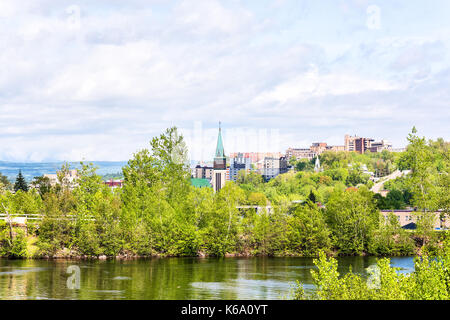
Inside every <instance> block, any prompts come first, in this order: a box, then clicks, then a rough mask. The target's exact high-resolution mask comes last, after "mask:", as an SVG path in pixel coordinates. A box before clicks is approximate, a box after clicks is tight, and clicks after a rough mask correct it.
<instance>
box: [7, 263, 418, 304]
mask: <svg viewBox="0 0 450 320" xmlns="http://www.w3.org/2000/svg"><path fill="white" fill-rule="evenodd" d="M376 260H377V259H376V258H375V257H340V258H338V261H339V266H340V270H342V273H343V274H344V273H346V272H348V270H349V268H350V267H351V268H352V271H353V272H355V273H360V274H364V275H366V274H367V270H366V269H367V268H368V267H369V266H371V265H374V264H376ZM391 260H392V265H393V266H395V267H399V268H402V270H403V271H404V272H411V271H413V268H414V263H413V258H412V257H400V258H396V257H392V259H391ZM77 267H78V268H77ZM313 269H314V263H313V259H312V258H298V257H285V258H282V257H279V258H268V257H251V258H208V257H205V258H188V257H186V258H154V259H130V260H113V259H107V260H99V259H95V260H93V259H86V260H69V259H54V260H51V259H50V260H47V259H39V260H35V259H29V260H8V259H0V299H75V300H76V299H82V300H96V299H99V300H109V299H114V300H121V299H123V300H134V299H137V300H142V299H143V300H153V299H157V300H166V299H167V300H204V299H206V300H208V299H220V300H235V299H236V300H246V299H261V300H264V299H268V300H277V299H288V298H290V295H291V292H292V290H293V289H294V288H295V284H296V282H297V281H300V282H302V283H303V284H304V285H305V290H306V291H307V292H313V291H314V290H315V287H314V284H313V279H312V277H311V270H313ZM70 270H71V272H69V271H70ZM75 270H78V271H75ZM74 275H79V287H78V289H71V288H70V287H68V284H67V282H68V279H69V278H71V279H73V276H74ZM71 283H72V284H73V283H74V282H71ZM11 284H14V285H11Z"/></svg>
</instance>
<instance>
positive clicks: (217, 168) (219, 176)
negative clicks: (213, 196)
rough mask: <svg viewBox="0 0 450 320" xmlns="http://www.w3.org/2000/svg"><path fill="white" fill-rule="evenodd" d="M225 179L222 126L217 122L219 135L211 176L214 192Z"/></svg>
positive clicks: (225, 168)
mask: <svg viewBox="0 0 450 320" xmlns="http://www.w3.org/2000/svg"><path fill="white" fill-rule="evenodd" d="M226 179H227V158H226V157H225V151H224V149H223V141H222V128H221V126H220V123H219V136H218V138H217V147H216V155H215V157H214V167H213V176H212V181H211V182H212V186H213V189H214V192H218V191H219V190H220V189H222V188H223V187H224V186H225V182H226Z"/></svg>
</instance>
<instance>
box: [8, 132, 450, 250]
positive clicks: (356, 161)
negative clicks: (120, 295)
mask: <svg viewBox="0 0 450 320" xmlns="http://www.w3.org/2000/svg"><path fill="white" fill-rule="evenodd" d="M408 139H409V145H408V148H407V151H406V152H404V153H401V154H398V155H397V154H393V153H389V152H383V153H381V154H380V155H378V157H381V158H380V159H381V160H380V159H379V160H374V159H376V158H375V156H374V155H358V154H354V153H350V154H346V153H333V152H327V153H324V155H323V156H322V158H321V162H322V165H323V171H321V172H314V171H313V168H311V167H308V166H304V167H302V166H301V165H297V169H298V170H297V172H289V173H286V174H283V175H280V176H278V177H276V178H275V179H273V180H271V181H270V182H268V183H264V182H263V181H262V177H261V176H260V175H257V174H255V173H249V174H245V173H243V172H241V173H240V174H239V177H238V180H237V182H236V183H234V182H227V184H226V185H225V187H224V188H223V189H221V190H220V191H219V192H218V193H216V194H214V193H213V191H212V189H210V188H195V187H193V186H192V185H191V184H190V171H189V165H188V161H187V157H186V155H187V149H186V146H185V144H184V140H183V137H182V136H181V135H179V134H178V131H177V129H176V128H175V127H173V128H169V129H167V130H166V131H165V132H164V133H162V134H161V135H160V136H158V137H155V138H153V139H152V141H151V142H150V147H149V148H148V149H143V150H140V151H138V152H136V153H135V154H134V155H133V158H132V159H130V160H129V161H128V163H127V165H126V166H125V167H124V168H123V173H122V174H123V177H124V185H123V187H122V188H118V189H114V190H113V189H111V188H109V187H108V186H106V185H105V184H104V183H103V181H102V178H101V177H100V176H99V175H97V174H96V168H95V167H94V166H93V165H92V164H85V163H82V164H81V168H80V169H79V171H78V179H77V181H75V183H72V182H70V181H68V179H67V178H66V173H67V172H68V170H69V167H68V165H67V166H63V168H62V170H61V171H60V172H59V173H58V183H57V184H56V185H55V186H52V185H51V184H50V182H49V181H48V179H44V178H42V177H37V178H35V179H34V180H33V182H32V183H31V184H30V186H29V190H26V189H25V188H17V189H16V190H15V192H12V191H10V190H8V188H5V186H4V184H3V183H0V205H1V206H0V212H1V213H3V214H7V215H9V216H10V217H14V216H17V215H23V214H29V215H33V214H34V215H39V216H40V217H41V219H38V220H28V223H27V228H26V229H25V230H24V229H23V228H19V227H17V226H14V225H13V224H12V223H9V222H8V221H9V220H7V219H6V221H2V220H0V256H6V257H83V256H86V257H95V256H97V257H98V256H108V257H117V256H119V257H136V256H206V255H213V256H224V255H271V256H277V255H279V256H286V255H300V256H317V255H318V253H319V252H326V253H328V254H333V255H337V254H345V255H362V254H371V255H410V254H414V253H415V252H417V250H423V251H433V250H437V248H438V247H439V245H440V244H441V238H442V236H443V233H439V232H434V231H433V224H432V222H433V221H432V220H433V217H434V214H433V213H432V212H434V210H436V209H438V208H439V209H442V210H443V211H442V215H443V216H442V218H445V216H446V214H447V213H448V210H449V196H448V187H449V178H448V170H449V163H450V161H449V149H448V146H449V144H448V143H447V142H443V141H441V140H438V141H426V140H425V138H419V137H418V136H417V135H416V132H415V130H413V132H412V133H411V134H410V135H409V137H408ZM367 161H368V162H367ZM377 161H378V162H379V161H385V162H386V163H387V161H389V163H390V164H389V165H390V166H391V169H389V170H392V169H393V168H396V167H399V168H402V169H409V170H411V174H410V175H409V176H408V177H407V180H406V181H400V180H399V181H396V182H395V183H394V185H395V186H397V185H399V186H401V187H398V188H399V189H400V190H399V192H402V194H403V192H404V190H406V189H407V190H408V192H409V195H410V197H409V198H408V205H412V206H415V207H416V208H417V209H418V210H417V216H418V218H419V219H418V228H417V230H416V231H414V232H410V231H406V230H404V229H402V228H401V227H400V225H399V223H398V220H397V218H396V217H395V216H393V215H391V216H390V217H389V218H388V219H387V220H384V219H382V217H381V215H380V212H379V209H380V208H381V207H382V206H383V205H385V204H383V203H381V201H385V199H384V198H383V199H381V200H380V198H379V197H378V196H376V195H374V194H373V193H372V192H371V191H370V187H371V181H370V180H369V179H368V177H367V176H366V175H365V174H364V172H363V170H362V169H361V164H362V163H364V162H367V163H372V164H374V165H376V163H377ZM367 163H366V165H367ZM380 166H381V165H380ZM1 181H3V180H1ZM16 185H17V186H18V185H19V184H18V183H17V182H16ZM27 188H28V186H27ZM391 192H392V191H391ZM295 200H297V201H295ZM269 204H270V205H271V207H272V210H271V211H270V212H267V211H264V210H262V211H258V212H256V210H255V209H251V208H250V209H245V208H242V207H243V206H245V205H259V206H267V205H269ZM405 205H406V203H405Z"/></svg>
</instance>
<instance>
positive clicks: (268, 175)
mask: <svg viewBox="0 0 450 320" xmlns="http://www.w3.org/2000/svg"><path fill="white" fill-rule="evenodd" d="M287 162H288V160H287V158H286V157H281V158H265V159H264V169H263V178H264V180H266V181H269V180H271V179H273V178H275V177H276V176H278V175H279V174H283V173H286V172H287V171H288V168H287Z"/></svg>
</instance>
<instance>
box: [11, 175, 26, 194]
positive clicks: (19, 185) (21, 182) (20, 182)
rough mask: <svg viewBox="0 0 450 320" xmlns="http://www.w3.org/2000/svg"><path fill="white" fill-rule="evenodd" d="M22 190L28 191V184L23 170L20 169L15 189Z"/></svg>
mask: <svg viewBox="0 0 450 320" xmlns="http://www.w3.org/2000/svg"><path fill="white" fill-rule="evenodd" d="M18 190H22V191H25V192H27V191H28V184H27V182H26V181H25V178H24V177H23V175H22V170H19V174H18V175H17V178H16V183H15V184H14V191H16V192H17V191H18Z"/></svg>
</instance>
